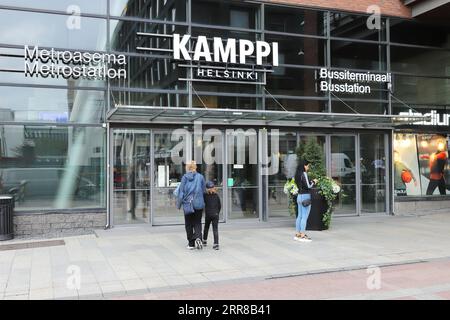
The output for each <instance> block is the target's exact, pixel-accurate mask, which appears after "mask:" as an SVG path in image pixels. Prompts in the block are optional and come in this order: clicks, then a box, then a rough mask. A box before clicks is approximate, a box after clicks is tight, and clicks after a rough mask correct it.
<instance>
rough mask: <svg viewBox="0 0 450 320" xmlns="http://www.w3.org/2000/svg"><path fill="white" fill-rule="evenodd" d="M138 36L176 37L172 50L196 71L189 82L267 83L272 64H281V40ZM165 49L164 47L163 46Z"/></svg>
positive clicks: (184, 65)
mask: <svg viewBox="0 0 450 320" xmlns="http://www.w3.org/2000/svg"><path fill="white" fill-rule="evenodd" d="M138 35H145V36H155V37H161V36H163V37H167V38H172V46H171V48H172V49H171V50H169V51H171V52H172V53H173V57H174V59H175V60H177V61H179V62H180V63H179V64H178V66H179V67H181V68H190V69H192V70H193V72H192V74H191V77H190V78H180V79H179V80H186V81H188V80H189V81H214V82H224V83H227V82H233V83H236V82H237V83H250V84H265V83H266V73H269V72H273V70H272V67H276V66H278V64H279V61H278V60H279V56H278V43H277V42H272V43H268V42H265V41H255V42H253V41H250V40H245V39H240V40H237V39H233V38H228V39H222V38H220V37H214V38H212V39H211V38H207V37H206V36H198V37H196V38H195V39H194V38H193V37H191V35H183V36H182V35H180V34H173V35H161V34H149V33H138ZM137 49H138V50H139V49H141V50H149V51H152V50H155V51H158V50H161V49H160V48H142V47H138V48H137ZM163 50H164V49H163Z"/></svg>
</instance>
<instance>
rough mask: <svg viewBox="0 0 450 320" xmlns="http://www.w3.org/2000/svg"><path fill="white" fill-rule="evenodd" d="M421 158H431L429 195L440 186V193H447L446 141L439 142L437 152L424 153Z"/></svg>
mask: <svg viewBox="0 0 450 320" xmlns="http://www.w3.org/2000/svg"><path fill="white" fill-rule="evenodd" d="M421 159H428V160H429V168H430V182H429V183H428V188H427V196H430V195H432V194H433V193H434V190H436V188H439V193H440V194H441V195H445V194H446V193H447V192H446V183H445V177H444V170H445V167H446V165H447V161H448V154H447V151H446V150H445V142H442V141H441V142H439V143H438V148H437V151H436V152H435V153H433V154H431V155H422V156H421Z"/></svg>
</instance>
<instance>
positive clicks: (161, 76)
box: [110, 56, 187, 90]
mask: <svg viewBox="0 0 450 320" xmlns="http://www.w3.org/2000/svg"><path fill="white" fill-rule="evenodd" d="M126 60H127V66H128V67H127V68H128V69H127V72H128V75H129V76H128V77H127V79H112V80H111V81H110V83H111V86H113V87H120V88H145V89H147V88H149V89H150V88H151V89H171V90H184V89H186V81H182V80H181V81H179V80H178V79H185V78H186V73H187V72H186V70H187V69H186V68H182V67H178V62H176V61H174V60H171V59H162V58H155V57H152V56H141V57H130V56H128V57H127V59H126Z"/></svg>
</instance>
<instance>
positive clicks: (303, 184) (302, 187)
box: [295, 171, 314, 194]
mask: <svg viewBox="0 0 450 320" xmlns="http://www.w3.org/2000/svg"><path fill="white" fill-rule="evenodd" d="M295 183H296V184H297V187H298V193H299V194H305V193H311V188H312V187H313V186H314V182H312V181H310V180H309V177H308V174H307V173H306V172H303V174H302V173H301V172H300V171H297V172H296V173H295Z"/></svg>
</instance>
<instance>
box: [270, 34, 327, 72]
mask: <svg viewBox="0 0 450 320" xmlns="http://www.w3.org/2000/svg"><path fill="white" fill-rule="evenodd" d="M265 39H266V40H265V41H267V42H269V43H271V42H278V51H279V62H280V64H295V65H310V66H324V65H325V60H326V50H325V48H326V46H325V41H324V40H321V39H313V38H300V37H287V36H279V35H270V34H268V35H266V37H265Z"/></svg>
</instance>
